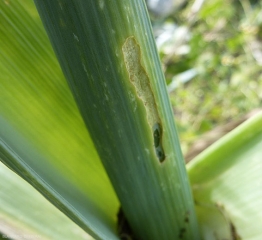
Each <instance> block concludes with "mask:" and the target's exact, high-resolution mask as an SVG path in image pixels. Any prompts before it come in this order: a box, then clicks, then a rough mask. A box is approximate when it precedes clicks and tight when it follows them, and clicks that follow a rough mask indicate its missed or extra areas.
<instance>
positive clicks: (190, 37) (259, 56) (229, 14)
mask: <svg viewBox="0 0 262 240" xmlns="http://www.w3.org/2000/svg"><path fill="white" fill-rule="evenodd" d="M154 28H155V33H156V35H157V44H158V47H159V51H160V56H161V60H162V62H163V64H164V65H163V67H164V70H165V75H166V80H167V83H168V85H169V90H170V94H171V100H172V103H173V108H174V112H175V116H176V121H177V125H178V128H179V131H180V137H181V140H182V147H183V150H184V151H185V152H186V151H187V150H188V148H189V147H190V145H191V144H192V143H193V142H194V141H195V140H196V139H197V138H199V136H200V135H202V134H203V133H206V132H208V131H209V130H211V129H213V128H214V127H216V126H218V125H219V126H220V125H224V124H225V123H227V122H229V121H231V120H237V119H239V118H240V117H241V116H243V115H244V114H246V113H247V112H249V111H250V110H252V109H254V108H258V107H259V106H260V104H261V99H262V94H261V93H262V67H261V65H262V42H261V39H262V3H261V2H259V1H250V0H242V1H241V0H230V1H223V0H214V1H202V0H196V1H189V2H188V4H187V5H186V6H185V7H184V8H183V9H181V10H179V11H177V12H176V13H174V15H173V16H170V17H169V18H167V19H165V21H162V22H161V23H159V21H155V22H154ZM181 73H182V74H181Z"/></svg>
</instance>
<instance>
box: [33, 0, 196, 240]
mask: <svg viewBox="0 0 262 240" xmlns="http://www.w3.org/2000/svg"><path fill="white" fill-rule="evenodd" d="M35 2H36V5H37V8H38V11H39V14H40V16H41V19H42V21H43V23H44V26H45V28H46V30H47V33H48V35H49V38H50V41H51V43H52V45H53V47H54V50H55V52H56V55H57V57H58V59H59V62H60V65H61V67H62V69H63V72H64V74H65V76H66V78H67V80H68V83H69V85H70V88H71V90H72V92H73V94H74V97H75V99H76V102H77V105H78V106H79V109H80V111H81V114H82V116H83V119H84V121H85V123H86V126H87V128H88V130H89V132H90V135H91V137H92V139H93V140H94V144H95V146H96V149H97V151H98V153H99V155H100V157H101V160H102V162H103V164H104V166H105V169H106V171H107V173H108V175H109V178H110V180H111V182H112V184H113V186H114V189H115V191H116V193H117V195H118V197H119V199H120V202H121V205H122V207H123V211H124V213H125V215H126V217H127V219H128V221H129V223H130V225H131V227H132V229H133V231H134V234H135V235H136V236H137V237H138V238H140V239H176V238H183V239H198V225H197V221H196V216H195V212H194V205H193V198H192V195H191V189H190V186H189V184H188V178H187V173H186V169H185V164H184V161H183V157H182V154H181V150H180V145H179V141H178V137H177V133H176V128H175V125H174V119H173V113H172V110H171V107H170V102H169V98H168V94H167V91H166V85H165V80H164V76H163V73H162V69H161V65H160V62H159V58H158V53H157V50H156V46H155V41H154V37H153V34H152V31H151V25H150V21H149V18H148V15H147V10H146V7H145V2H144V1H143V0H140V1H122V0H116V1H103V0H100V1H85V0H79V1H71V0H67V1H62V2H61V1H54V0H47V1H38V0H36V1H35ZM185 219H188V221H186V220H185Z"/></svg>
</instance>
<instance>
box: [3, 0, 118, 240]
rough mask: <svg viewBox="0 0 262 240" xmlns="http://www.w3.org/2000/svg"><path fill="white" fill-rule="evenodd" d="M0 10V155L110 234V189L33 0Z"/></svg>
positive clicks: (89, 224)
mask: <svg viewBox="0 0 262 240" xmlns="http://www.w3.org/2000/svg"><path fill="white" fill-rule="evenodd" d="M0 10H1V14H0V22H1V25H0V36H1V37H0V54H1V62H0V72H1V77H0V83H1V88H0V96H1V105H0V159H1V161H3V163H4V164H6V165H7V166H8V167H9V168H10V169H12V170H14V171H15V172H16V173H17V174H19V175H20V176H22V177H23V178H24V179H25V180H26V181H28V182H29V183H30V184H31V185H33V186H34V187H35V188H36V189H37V190H38V191H40V192H41V193H42V194H43V195H44V196H45V197H46V198H47V199H48V200H50V201H51V202H52V203H53V204H54V205H55V206H56V207H58V208H59V209H60V210H61V211H63V212H64V213H66V214H67V215H68V216H69V217H70V218H71V219H72V220H73V221H75V222H76V223H77V224H78V225H79V226H81V227H82V228H83V229H84V230H86V231H87V232H89V233H91V234H92V235H93V236H94V237H96V238H102V239H104V238H105V236H107V237H108V238H110V239H116V238H117V237H116V234H115V232H116V226H115V222H116V214H117V211H118V201H117V199H116V195H115V194H114V191H113V189H112V187H111V184H110V182H109V180H108V178H107V175H106V174H105V171H104V169H103V167H102V165H101V163H100V159H99V157H98V155H97V152H96V150H95V148H94V146H93V143H92V140H91V139H90V136H89V134H88V132H87V131H86V128H85V126H84V123H83V121H82V119H81V117H80V114H79V111H78V110H77V107H76V105H75V103H74V100H73V98H72V95H71V93H70V91H69V89H68V86H67V84H66V82H65V80H64V77H63V75H62V72H61V70H60V68H59V65H58V63H57V60H56V58H55V56H54V54H53V52H52V50H51V47H50V44H49V41H48V39H47V36H46V34H45V32H44V29H43V27H42V25H41V22H40V20H39V17H38V14H37V12H36V10H35V7H34V5H33V2H32V1H1V2H0ZM43 211H44V210H43Z"/></svg>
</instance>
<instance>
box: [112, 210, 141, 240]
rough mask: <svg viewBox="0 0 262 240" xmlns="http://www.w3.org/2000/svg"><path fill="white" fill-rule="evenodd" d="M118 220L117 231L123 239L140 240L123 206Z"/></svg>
mask: <svg viewBox="0 0 262 240" xmlns="http://www.w3.org/2000/svg"><path fill="white" fill-rule="evenodd" d="M117 220H118V221H117V232H118V235H119V238H120V239H121V240H138V239H137V238H135V236H134V233H133V231H132V229H131V227H130V225H129V223H128V221H127V219H126V217H125V214H124V212H123V210H122V208H121V207H120V208H119V211H118V213H117Z"/></svg>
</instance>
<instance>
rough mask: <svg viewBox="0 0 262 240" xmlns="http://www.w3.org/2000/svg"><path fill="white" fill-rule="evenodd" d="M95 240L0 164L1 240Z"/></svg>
mask: <svg viewBox="0 0 262 240" xmlns="http://www.w3.org/2000/svg"><path fill="white" fill-rule="evenodd" d="M1 236H2V237H3V239H7V238H8V239H43V240H44V239H68V240H71V239H91V237H90V236H89V235H87V234H86V233H85V232H84V231H83V230H82V229H81V228H79V227H78V226H77V225H76V224H75V223H73V222H72V221H71V220H70V219H69V218H67V217H66V216H65V215H64V214H63V213H61V212H60V211H59V210H58V209H57V208H55V207H54V206H53V205H52V204H51V203H50V202H49V201H47V200H46V199H45V198H44V197H43V196H42V195H41V194H39V193H38V192H37V191H36V190H35V189H34V188H33V187H32V186H30V185H29V184H28V183H27V182H25V181H23V180H22V179H21V178H20V177H19V176H17V175H16V174H15V173H13V172H12V171H10V170H9V169H8V168H7V167H5V166H4V165H3V164H2V163H0V237H1Z"/></svg>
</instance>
